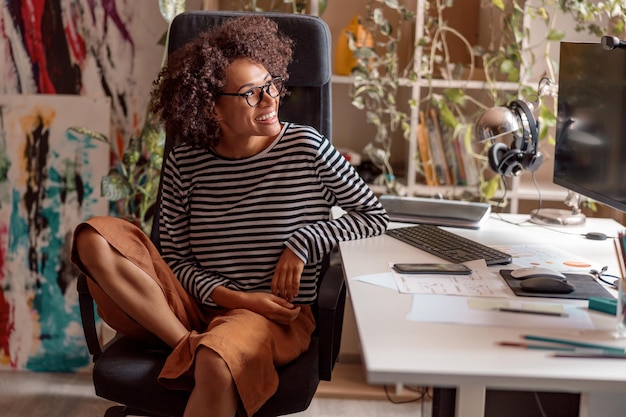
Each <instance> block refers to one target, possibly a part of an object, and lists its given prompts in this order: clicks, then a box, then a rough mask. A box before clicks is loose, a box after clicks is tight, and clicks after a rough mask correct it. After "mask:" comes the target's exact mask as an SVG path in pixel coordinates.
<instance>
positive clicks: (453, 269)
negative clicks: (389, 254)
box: [392, 264, 472, 275]
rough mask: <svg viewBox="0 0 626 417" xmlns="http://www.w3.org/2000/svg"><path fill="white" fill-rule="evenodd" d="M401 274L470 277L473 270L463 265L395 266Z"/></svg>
mask: <svg viewBox="0 0 626 417" xmlns="http://www.w3.org/2000/svg"><path fill="white" fill-rule="evenodd" d="M392 268H393V269H395V270H396V271H397V272H399V273H401V274H442V275H469V274H471V273H472V270H471V269H469V268H468V267H467V266H465V265H463V264H394V265H393V267H392Z"/></svg>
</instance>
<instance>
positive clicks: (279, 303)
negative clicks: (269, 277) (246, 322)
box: [211, 287, 301, 324]
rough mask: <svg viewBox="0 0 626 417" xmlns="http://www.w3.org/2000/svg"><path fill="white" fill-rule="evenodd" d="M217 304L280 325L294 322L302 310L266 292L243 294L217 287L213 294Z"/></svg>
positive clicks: (212, 296)
mask: <svg viewBox="0 0 626 417" xmlns="http://www.w3.org/2000/svg"><path fill="white" fill-rule="evenodd" d="M211 298H212V299H213V301H215V303H216V304H217V305H219V306H221V307H224V308H227V309H231V310H232V309H235V308H245V309H246V310H250V311H254V312H255V313H258V314H260V315H262V316H264V317H267V318H268V319H269V320H272V321H275V322H276V323H280V324H289V323H291V322H292V321H294V320H295V319H296V318H297V317H298V314H300V310H301V308H300V307H299V306H296V305H294V304H292V303H290V302H289V301H287V300H285V299H284V298H280V297H278V296H277V295H274V294H270V293H265V292H242V291H235V290H231V289H229V288H226V287H217V288H215V289H214V290H213V293H211Z"/></svg>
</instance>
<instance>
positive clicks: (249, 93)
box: [218, 77, 285, 107]
mask: <svg viewBox="0 0 626 417" xmlns="http://www.w3.org/2000/svg"><path fill="white" fill-rule="evenodd" d="M277 81H280V88H277V89H276V90H277V91H278V93H277V94H276V95H272V93H270V88H271V87H272V86H276V85H275V83H276V82H277ZM256 88H260V89H261V92H260V93H259V101H257V102H256V103H255V104H254V105H252V104H250V100H249V98H250V96H252V95H253V94H254V89H256ZM283 91H285V78H283V77H274V78H272V79H271V80H269V81H268V82H266V83H265V84H263V85H257V86H254V87H251V88H250V89H249V90H248V91H246V92H245V93H219V94H218V95H220V96H234V97H243V98H245V99H246V103H247V104H248V106H250V107H256V106H258V105H259V103H260V102H262V101H263V94H265V93H267V95H268V96H270V97H272V98H276V97H279V96H280V95H281V94H282V93H283Z"/></svg>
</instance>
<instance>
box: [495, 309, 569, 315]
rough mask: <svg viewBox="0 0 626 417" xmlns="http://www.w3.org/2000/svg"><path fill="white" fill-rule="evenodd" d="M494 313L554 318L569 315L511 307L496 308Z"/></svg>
mask: <svg viewBox="0 0 626 417" xmlns="http://www.w3.org/2000/svg"><path fill="white" fill-rule="evenodd" d="M494 311H502V312H505V313H527V314H539V315H541V316H554V317H567V316H568V314H567V313H560V312H558V311H546V310H530V309H523V308H509V307H498V308H494Z"/></svg>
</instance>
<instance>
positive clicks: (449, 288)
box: [390, 260, 512, 297]
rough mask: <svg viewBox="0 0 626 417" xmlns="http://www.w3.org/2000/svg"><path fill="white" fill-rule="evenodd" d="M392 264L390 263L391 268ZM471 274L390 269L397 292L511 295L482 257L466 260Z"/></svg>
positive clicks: (489, 295)
mask: <svg viewBox="0 0 626 417" xmlns="http://www.w3.org/2000/svg"><path fill="white" fill-rule="evenodd" d="M391 265H393V263H392V264H390V267H391ZM465 265H467V266H468V267H470V268H471V269H472V273H471V275H437V274H419V275H415V274H400V273H398V272H395V271H393V270H392V275H393V278H394V280H395V282H396V286H397V288H398V291H399V292H401V293H403V294H439V295H466V296H473V297H508V296H510V295H511V294H512V292H511V290H510V289H509V288H508V286H507V285H506V284H505V283H504V282H503V281H502V278H500V276H499V275H498V274H496V273H494V272H492V271H490V270H489V269H488V267H487V265H486V264H485V261H484V260H477V261H470V262H466V263H465Z"/></svg>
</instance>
